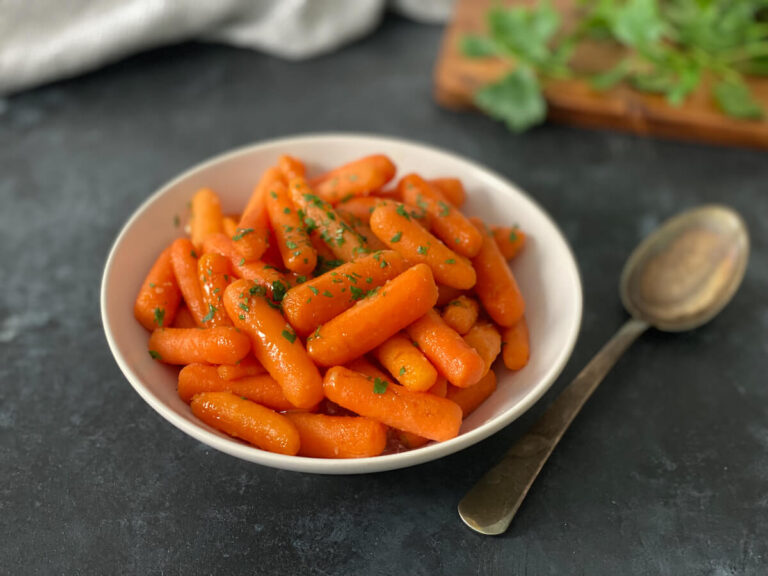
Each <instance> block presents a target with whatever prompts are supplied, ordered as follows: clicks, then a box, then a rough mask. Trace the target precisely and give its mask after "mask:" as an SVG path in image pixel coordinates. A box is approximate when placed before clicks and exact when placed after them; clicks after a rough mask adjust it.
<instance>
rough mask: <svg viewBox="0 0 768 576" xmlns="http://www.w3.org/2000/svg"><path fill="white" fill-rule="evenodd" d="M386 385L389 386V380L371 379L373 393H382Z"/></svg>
mask: <svg viewBox="0 0 768 576" xmlns="http://www.w3.org/2000/svg"><path fill="white" fill-rule="evenodd" d="M387 386H389V382H387V381H386V380H382V379H381V378H378V377H377V378H374V379H373V393H374V394H384V393H385V392H386V391H387Z"/></svg>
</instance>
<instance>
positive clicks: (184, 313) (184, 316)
mask: <svg viewBox="0 0 768 576" xmlns="http://www.w3.org/2000/svg"><path fill="white" fill-rule="evenodd" d="M171 328H197V322H195V318H194V316H192V312H190V311H189V308H187V307H186V306H183V305H182V306H179V309H178V310H177V311H176V317H175V318H174V319H173V323H172V324H171Z"/></svg>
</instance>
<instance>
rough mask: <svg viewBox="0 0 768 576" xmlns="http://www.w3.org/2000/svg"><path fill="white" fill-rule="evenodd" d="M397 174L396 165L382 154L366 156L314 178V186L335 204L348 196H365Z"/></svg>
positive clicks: (324, 198) (323, 196) (320, 193)
mask: <svg viewBox="0 0 768 576" xmlns="http://www.w3.org/2000/svg"><path fill="white" fill-rule="evenodd" d="M394 176H395V165H394V164H392V161H391V160H390V159H389V158H387V157H386V156H384V155H382V154H376V155H373V156H366V157H365V158H360V159H359V160H355V161H354V162H350V163H349V164H345V165H344V166H339V167H338V168H336V169H335V170H331V171H330V172H326V173H325V174H323V175H322V176H318V177H317V178H314V179H313V180H312V182H311V185H312V188H314V189H315V191H316V192H317V195H318V196H320V197H321V198H322V199H323V200H325V201H327V202H330V203H332V204H335V203H336V202H339V201H340V200H342V199H344V198H346V197H347V196H363V195H365V194H368V193H369V192H371V191H372V190H376V189H377V188H381V187H382V186H384V184H386V183H387V182H389V181H390V180H392V178H394Z"/></svg>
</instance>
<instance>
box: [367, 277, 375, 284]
mask: <svg viewBox="0 0 768 576" xmlns="http://www.w3.org/2000/svg"><path fill="white" fill-rule="evenodd" d="M365 281H366V282H367V283H368V284H373V278H371V277H370V276H368V278H366V279H365Z"/></svg>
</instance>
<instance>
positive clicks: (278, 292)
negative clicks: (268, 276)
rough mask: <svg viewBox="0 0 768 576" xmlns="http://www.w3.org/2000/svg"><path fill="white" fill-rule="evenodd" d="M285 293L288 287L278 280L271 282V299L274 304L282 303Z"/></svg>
mask: <svg viewBox="0 0 768 576" xmlns="http://www.w3.org/2000/svg"><path fill="white" fill-rule="evenodd" d="M287 291H288V287H287V286H286V285H285V284H283V283H282V282H281V281H280V280H275V281H274V282H272V298H273V299H274V301H275V302H282V301H283V298H284V297H285V293H286V292H287Z"/></svg>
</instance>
